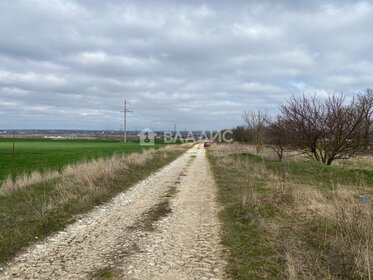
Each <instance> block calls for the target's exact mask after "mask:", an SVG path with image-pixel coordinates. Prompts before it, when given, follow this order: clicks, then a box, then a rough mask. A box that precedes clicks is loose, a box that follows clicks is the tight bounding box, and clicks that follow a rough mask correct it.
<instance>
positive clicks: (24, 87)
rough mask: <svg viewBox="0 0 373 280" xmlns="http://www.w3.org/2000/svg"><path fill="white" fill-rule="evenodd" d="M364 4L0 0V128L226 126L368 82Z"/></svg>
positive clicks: (372, 59) (371, 62)
mask: <svg viewBox="0 0 373 280" xmlns="http://www.w3.org/2000/svg"><path fill="white" fill-rule="evenodd" d="M372 15H373V1H368V2H367V1H364V2H359V1H342V0H339V1H321V0H320V1H299V0H293V1H292V0H287V1H278V0H273V1H270V0H268V1H266V0H258V1H238V0H237V1H228V0H226V1H219V0H211V1H171V0H170V1H141V0H136V1H115V0H112V1H101V0H89V1H88V0H80V1H72V0H64V1H62V0H12V1H8V0H0V129H1V128H2V129H12V128H19V129H21V128H71V129H84V128H85V129H121V128H123V124H122V116H121V113H120V110H121V109H122V106H123V105H122V103H123V100H124V98H127V99H128V100H129V101H130V102H131V103H130V105H129V109H131V110H133V113H130V114H129V116H128V122H129V123H128V128H129V129H142V128H144V127H149V128H151V129H171V128H173V124H174V123H176V124H177V127H178V128H179V129H185V128H186V129H220V128H230V127H233V126H236V125H238V124H240V123H241V122H242V120H241V115H242V112H243V110H257V109H259V110H263V111H267V112H270V113H274V112H276V110H277V104H278V103H279V102H281V101H283V100H285V99H286V98H288V97H289V96H291V95H300V94H302V92H305V93H313V92H316V93H317V94H318V95H321V96H325V95H327V94H332V93H334V92H344V93H345V94H346V95H347V96H351V95H352V94H353V93H354V92H359V91H363V90H364V89H365V88H367V87H372V86H373V30H372V27H373V16H372Z"/></svg>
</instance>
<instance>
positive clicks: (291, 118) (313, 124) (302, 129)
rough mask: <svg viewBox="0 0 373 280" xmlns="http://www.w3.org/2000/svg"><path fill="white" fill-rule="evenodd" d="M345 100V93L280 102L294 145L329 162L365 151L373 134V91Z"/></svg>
mask: <svg viewBox="0 0 373 280" xmlns="http://www.w3.org/2000/svg"><path fill="white" fill-rule="evenodd" d="M344 101H345V98H344V96H343V95H333V96H331V97H329V98H328V99H326V100H325V101H324V100H321V99H320V98H317V97H316V96H313V97H310V98H307V97H305V96H303V97H302V98H299V99H297V98H295V97H293V98H292V99H291V100H289V101H288V102H287V104H285V105H281V106H280V108H281V111H282V116H281V117H282V119H283V121H284V125H285V128H286V130H287V133H288V135H290V136H291V144H292V145H293V147H294V148H296V149H301V150H303V151H304V153H306V154H307V155H308V156H309V157H311V158H312V159H314V160H316V161H320V162H322V163H325V164H328V165H330V164H331V163H332V161H334V160H336V159H347V158H350V157H352V156H354V155H356V154H359V153H361V152H363V151H365V150H366V149H367V147H368V145H369V144H370V141H371V134H372V133H371V132H372V113H373V91H372V90H371V89H367V90H366V92H365V94H359V95H357V96H356V97H355V98H353V100H352V101H351V102H350V103H349V104H348V105H344Z"/></svg>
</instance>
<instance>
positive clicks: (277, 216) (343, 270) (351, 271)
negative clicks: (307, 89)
mask: <svg viewBox="0 0 373 280" xmlns="http://www.w3.org/2000/svg"><path fill="white" fill-rule="evenodd" d="M242 152H246V153H247V152H249V153H253V154H255V147H253V146H244V145H237V144H235V145H220V146H217V147H213V148H212V149H211V150H210V153H211V154H212V156H213V158H214V160H213V163H214V164H215V165H216V167H217V168H218V170H219V172H222V170H226V175H225V176H226V178H223V177H222V175H219V178H223V180H221V182H222V183H221V187H222V188H227V187H230V184H233V183H229V182H230V181H231V182H234V185H235V186H237V188H235V191H236V192H237V193H236V194H235V195H236V197H237V198H236V200H234V199H233V198H232V201H233V202H230V203H234V201H237V204H236V206H235V207H236V210H234V211H235V212H234V213H236V214H235V216H234V219H238V220H237V222H238V221H240V222H241V223H242V219H246V220H247V222H249V223H252V224H255V227H256V228H255V229H251V228H250V224H249V225H247V230H248V233H247V234H250V231H251V230H258V228H259V230H260V232H261V233H262V234H263V236H260V237H259V236H258V237H257V238H258V241H257V242H256V243H255V244H257V243H260V244H262V245H260V246H261V248H262V250H263V251H265V250H267V251H268V249H266V248H271V250H269V251H272V252H274V254H275V255H277V257H278V261H277V264H278V267H280V270H281V271H282V272H281V273H280V274H279V275H276V276H275V277H273V279H276V278H277V277H279V278H280V277H284V278H287V279H321V278H322V279H347V278H348V279H371V271H372V269H373V211H372V209H373V200H372V199H371V198H369V199H368V200H367V201H364V202H361V201H360V199H359V196H360V195H362V194H371V193H372V191H371V187H370V186H368V184H367V183H366V180H365V179H364V178H361V180H359V183H357V184H356V185H351V184H342V183H340V182H339V181H334V179H333V178H332V179H330V180H331V188H325V187H324V188H320V186H319V184H318V183H317V179H315V178H312V180H311V178H310V180H309V182H306V183H299V180H297V175H296V174H288V173H287V172H286V171H284V169H276V170H275V169H271V168H268V167H266V165H265V164H264V162H263V163H262V162H260V161H254V160H252V159H250V158H237V157H233V156H232V155H233V154H239V153H242ZM260 155H261V156H263V157H266V158H273V159H275V157H273V156H272V155H273V154H272V155H271V151H269V150H264V151H262V153H261V154H260ZM297 159H299V158H297ZM287 160H288V161H289V160H290V159H289V158H288V159H287ZM279 164H280V163H279ZM284 164H286V163H284ZM367 164H369V163H367ZM279 170H280V171H279ZM229 176H231V177H232V179H231V180H227V178H228V177H229ZM315 177H316V176H315ZM218 184H219V180H218ZM238 186H240V187H238ZM221 191H223V190H221ZM228 194H229V192H228ZM224 195H227V193H224ZM223 201H224V200H223ZM226 206H227V205H226ZM237 213H239V215H238V214H237ZM232 217H233V216H232ZM231 234H232V235H234V233H233V232H232V233H231ZM233 240H235V242H236V240H237V237H236V238H235V239H233ZM263 240H264V241H263ZM246 242H247V241H246ZM235 246H244V244H235ZM258 250H259V249H258ZM269 251H268V252H267V254H270V253H269ZM247 258H250V256H248V257H247ZM232 265H233V267H234V266H235V264H232ZM266 265H269V264H266ZM236 266H238V264H237V265H236ZM263 266H265V265H263ZM263 266H262V267H261V269H262V268H263ZM274 267H275V265H274V266H273V269H272V270H275V268H274ZM253 270H254V269H253ZM240 273H241V275H244V272H243V269H242V271H241V272H240ZM250 273H251V272H250ZM247 275H251V274H249V273H248V274H247ZM253 275H254V274H253ZM255 275H256V274H255ZM263 275H264V274H263ZM250 277H253V276H252V275H251V276H250ZM250 277H248V278H250ZM259 278H261V277H259ZM263 278H270V277H268V275H267V276H266V277H263ZM242 279H247V278H245V277H242Z"/></svg>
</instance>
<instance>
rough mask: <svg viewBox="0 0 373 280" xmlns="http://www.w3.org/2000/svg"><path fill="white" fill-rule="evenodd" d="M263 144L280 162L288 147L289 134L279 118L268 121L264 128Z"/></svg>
mask: <svg viewBox="0 0 373 280" xmlns="http://www.w3.org/2000/svg"><path fill="white" fill-rule="evenodd" d="M265 143H266V145H268V146H269V147H270V148H271V149H272V150H273V151H274V152H275V153H276V155H277V157H278V161H282V157H283V154H284V151H285V148H286V146H287V145H289V134H288V132H287V130H286V128H285V125H284V121H283V120H282V119H281V117H280V116H277V117H276V119H275V120H274V121H270V120H268V125H267V126H266V127H265Z"/></svg>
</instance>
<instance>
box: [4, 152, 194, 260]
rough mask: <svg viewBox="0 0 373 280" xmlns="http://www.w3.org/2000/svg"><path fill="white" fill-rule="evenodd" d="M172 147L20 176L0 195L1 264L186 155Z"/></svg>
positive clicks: (5, 187)
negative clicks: (55, 170) (180, 156)
mask: <svg viewBox="0 0 373 280" xmlns="http://www.w3.org/2000/svg"><path fill="white" fill-rule="evenodd" d="M187 148H188V145H170V146H167V147H164V148H160V149H157V150H145V151H143V152H142V153H133V154H130V155H123V156H122V155H121V156H119V155H115V156H113V157H111V158H107V159H103V158H102V159H97V160H92V161H89V162H82V163H80V164H75V165H69V166H66V167H65V168H64V169H63V170H62V171H61V172H60V173H55V172H50V173H46V174H37V173H35V174H34V175H33V176H29V177H27V176H22V177H20V178H18V180H16V181H15V183H14V184H12V183H11V182H7V183H6V184H5V185H3V187H2V188H1V193H0V218H1V223H0V263H1V262H3V261H6V260H8V259H9V258H10V257H12V256H14V254H16V253H17V252H18V251H19V250H20V249H22V248H23V247H27V246H29V245H30V244H31V243H33V242H35V240H36V239H35V236H38V238H43V237H45V236H47V235H48V234H50V233H52V232H55V231H58V230H61V229H63V228H64V227H65V226H66V224H68V223H71V222H73V221H74V220H75V219H76V217H77V215H81V214H82V213H85V212H87V211H89V210H91V209H92V208H93V207H95V206H97V205H99V204H101V203H104V202H106V201H108V200H109V199H111V198H112V197H114V196H115V195H117V194H118V193H120V192H123V191H125V190H126V189H128V188H129V187H131V186H132V185H134V184H135V183H136V182H138V181H139V180H142V179H145V178H146V177H148V176H149V175H150V174H151V173H152V172H155V171H156V170H158V169H159V168H161V167H163V166H164V165H166V164H167V163H169V162H171V161H172V160H174V159H175V158H176V157H178V156H179V155H181V154H182V152H183V151H185V150H187Z"/></svg>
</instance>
